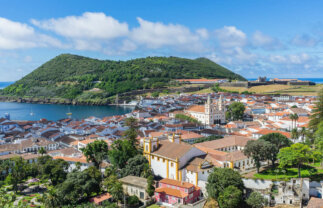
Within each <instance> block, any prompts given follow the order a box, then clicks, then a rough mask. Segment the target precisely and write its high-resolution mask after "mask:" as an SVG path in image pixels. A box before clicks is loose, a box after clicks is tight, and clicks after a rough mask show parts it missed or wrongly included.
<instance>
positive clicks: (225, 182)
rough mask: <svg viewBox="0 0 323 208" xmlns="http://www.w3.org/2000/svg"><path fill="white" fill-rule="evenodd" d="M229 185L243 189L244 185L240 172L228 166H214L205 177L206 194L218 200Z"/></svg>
mask: <svg viewBox="0 0 323 208" xmlns="http://www.w3.org/2000/svg"><path fill="white" fill-rule="evenodd" d="M229 186H234V187H236V188H237V189H238V190H240V191H243V189H244V185H243V182H242V179H241V176H240V174H239V173H238V172H236V171H234V170H233V169H229V168H214V169H213V172H212V173H211V174H210V175H209V177H208V179H207V184H206V190H207V193H208V196H209V197H211V198H213V199H215V200H218V199H219V197H220V195H221V194H224V191H225V189H226V188H228V187H229ZM222 196H223V195H222Z"/></svg>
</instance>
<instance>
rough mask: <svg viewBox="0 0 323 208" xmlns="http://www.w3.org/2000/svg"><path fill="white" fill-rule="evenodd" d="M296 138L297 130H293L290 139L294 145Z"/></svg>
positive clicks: (297, 135)
mask: <svg viewBox="0 0 323 208" xmlns="http://www.w3.org/2000/svg"><path fill="white" fill-rule="evenodd" d="M298 137H299V133H298V131H297V129H296V128H294V129H293V130H292V139H293V140H294V143H295V140H296V139H298Z"/></svg>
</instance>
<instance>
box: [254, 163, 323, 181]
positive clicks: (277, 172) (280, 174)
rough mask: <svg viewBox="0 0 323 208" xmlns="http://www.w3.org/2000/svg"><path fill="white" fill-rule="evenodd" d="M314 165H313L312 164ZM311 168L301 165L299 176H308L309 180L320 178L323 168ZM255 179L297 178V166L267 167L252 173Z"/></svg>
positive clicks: (322, 176) (322, 175)
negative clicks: (313, 169) (283, 167)
mask: <svg viewBox="0 0 323 208" xmlns="http://www.w3.org/2000/svg"><path fill="white" fill-rule="evenodd" d="M312 167H315V166H312ZM311 169H312V168H310V167H309V168H306V167H303V168H302V169H301V177H302V178H310V179H311V180H321V179H322V178H323V169H318V168H315V169H316V172H312V171H311ZM253 177H254V178H256V179H264V180H289V179H291V178H298V169H297V168H286V169H279V168H268V169H266V170H263V171H261V172H260V173H256V174H254V175H253Z"/></svg>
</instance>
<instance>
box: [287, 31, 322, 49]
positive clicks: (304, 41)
mask: <svg viewBox="0 0 323 208" xmlns="http://www.w3.org/2000/svg"><path fill="white" fill-rule="evenodd" d="M291 43H292V44H293V45H296V46H301V47H313V46H315V45H316V44H317V43H318V40H316V39H315V38H313V37H311V36H309V35H305V34H304V35H296V36H295V37H294V38H293V39H292V41H291Z"/></svg>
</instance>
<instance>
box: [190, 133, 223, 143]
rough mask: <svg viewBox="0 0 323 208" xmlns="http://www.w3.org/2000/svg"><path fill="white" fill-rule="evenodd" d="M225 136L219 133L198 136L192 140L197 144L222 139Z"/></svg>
mask: <svg viewBox="0 0 323 208" xmlns="http://www.w3.org/2000/svg"><path fill="white" fill-rule="evenodd" d="M222 138H223V136H219V135H211V136H208V137H202V138H198V139H196V140H194V141H193V142H192V144H197V143H202V142H207V141H213V140H218V139H222Z"/></svg>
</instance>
